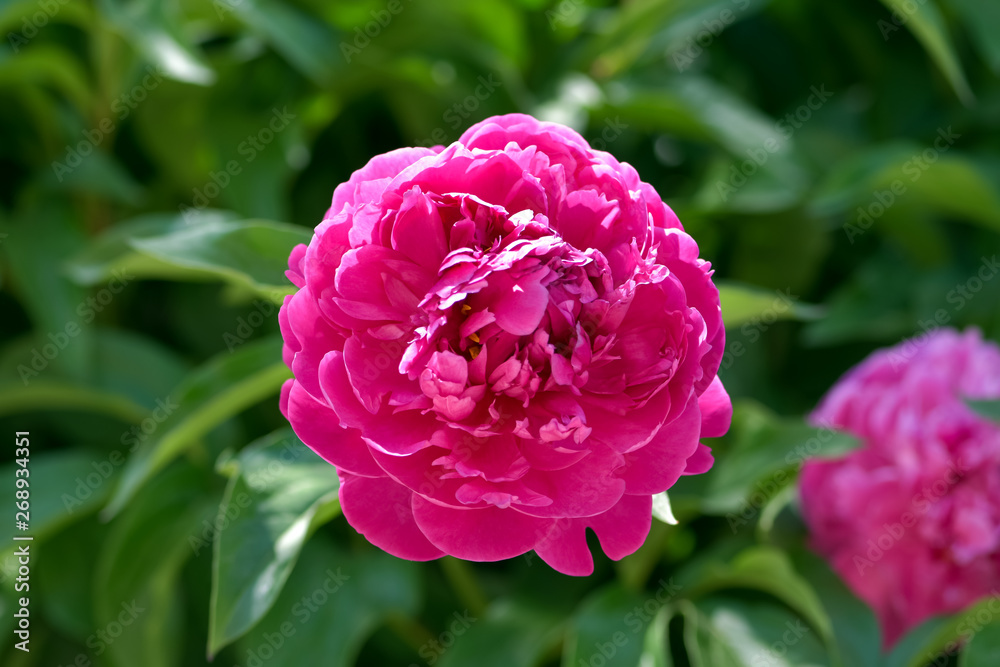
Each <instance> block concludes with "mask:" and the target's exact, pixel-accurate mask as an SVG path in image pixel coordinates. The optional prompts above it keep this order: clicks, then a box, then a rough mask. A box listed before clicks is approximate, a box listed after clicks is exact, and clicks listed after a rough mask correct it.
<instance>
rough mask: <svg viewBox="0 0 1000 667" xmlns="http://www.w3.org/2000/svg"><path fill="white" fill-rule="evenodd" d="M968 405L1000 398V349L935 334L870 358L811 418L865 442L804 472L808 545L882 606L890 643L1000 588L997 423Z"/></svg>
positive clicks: (970, 337) (974, 336)
mask: <svg viewBox="0 0 1000 667" xmlns="http://www.w3.org/2000/svg"><path fill="white" fill-rule="evenodd" d="M965 398H974V399H995V398H1000V348H998V347H997V346H996V345H994V344H993V343H990V342H984V341H983V340H982V339H981V336H980V334H979V332H978V331H976V330H969V331H967V332H966V333H964V334H960V333H958V332H956V331H953V330H938V331H934V332H931V333H928V334H925V336H924V338H923V339H922V340H914V341H908V342H906V343H904V344H901V345H898V346H896V347H894V348H891V349H887V350H880V351H878V352H876V353H874V354H872V355H871V356H870V357H869V358H868V359H866V360H865V361H864V362H862V363H861V364H860V365H859V366H857V367H856V368H854V369H853V370H851V371H850V372H848V373H847V374H846V375H845V376H844V377H843V378H842V379H841V380H840V381H839V382H838V383H837V384H836V386H834V388H833V389H832V390H831V391H830V393H829V394H828V395H827V396H826V398H825V399H824V400H823V402H822V403H821V404H820V406H819V408H817V410H816V411H815V412H814V413H813V420H814V421H816V422H819V423H823V424H829V425H833V426H835V427H839V428H842V429H844V430H846V431H848V432H850V433H852V434H854V435H855V436H857V437H859V438H860V439H861V440H862V441H863V447H862V448H861V449H858V450H856V451H854V452H852V453H850V454H849V455H848V456H846V457H844V458H842V459H839V460H833V461H811V462H809V463H807V464H806V466H805V468H804V469H803V472H802V477H801V482H800V488H801V496H802V508H803V512H804V514H805V519H806V522H807V523H808V525H809V527H810V530H811V531H812V543H813V546H814V548H815V549H816V550H818V551H819V552H821V553H822V554H823V555H825V556H826V557H827V558H828V559H829V560H830V561H831V563H832V566H833V568H834V569H835V570H836V571H837V572H838V573H839V574H840V575H841V576H842V577H843V578H844V580H845V581H846V582H847V583H848V584H849V585H850V587H851V588H852V589H853V590H854V592H855V593H856V594H857V595H858V596H859V597H861V598H862V599H864V600H865V601H867V602H868V603H869V604H870V605H871V606H872V608H873V609H874V610H875V612H876V613H877V615H878V617H879V619H880V620H881V623H882V626H883V633H884V637H885V645H886V647H889V646H891V645H893V644H894V643H895V642H896V641H897V640H898V639H899V638H900V637H901V636H902V635H903V634H904V633H905V632H906V631H907V630H909V629H911V628H913V627H914V626H916V625H918V624H920V623H921V622H922V621H924V620H926V619H927V618H929V617H930V616H933V615H936V614H945V613H952V612H956V611H959V610H961V609H962V608H964V607H966V606H967V605H969V604H970V603H972V602H974V601H976V600H978V599H979V598H982V597H985V596H986V595H988V594H989V593H990V592H991V590H994V589H995V588H996V587H998V586H1000V426H998V425H997V424H994V423H991V422H989V421H987V420H985V419H983V418H981V417H979V416H977V415H976V414H975V413H974V412H973V411H972V410H971V409H969V407H968V406H967V405H966V404H965V402H964V400H963V399H965Z"/></svg>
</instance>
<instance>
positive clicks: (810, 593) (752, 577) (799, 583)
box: [688, 547, 833, 642]
mask: <svg viewBox="0 0 1000 667" xmlns="http://www.w3.org/2000/svg"><path fill="white" fill-rule="evenodd" d="M730 588H750V589H754V590H758V591H762V592H765V593H768V594H770V595H772V596H774V597H775V598H777V599H778V600H781V601H782V602H784V603H785V604H786V605H788V607H789V608H791V609H794V610H795V611H796V612H798V613H799V614H801V615H802V618H803V619H804V620H805V621H806V622H807V623H808V624H809V625H811V626H812V628H813V629H814V630H816V631H818V633H819V636H820V637H821V638H822V639H823V641H824V642H829V641H830V640H832V637H833V628H832V625H831V622H830V617H829V616H828V615H827V613H826V611H825V610H824V609H823V605H822V604H821V603H820V599H819V597H818V596H817V595H816V592H815V591H814V590H813V589H812V588H811V587H810V586H809V584H808V583H807V582H806V581H805V580H804V579H803V578H802V577H800V576H799V574H798V573H797V572H796V571H795V570H794V569H793V568H792V565H791V562H790V561H789V559H788V556H786V555H785V553H784V552H782V551H779V550H778V549H776V548H773V547H753V548H750V549H746V550H744V551H743V552H742V553H740V554H739V555H737V556H736V557H735V558H734V559H733V560H732V562H731V563H730V564H729V565H727V566H723V567H715V568H710V569H709V570H706V571H705V572H704V573H703V574H702V577H701V579H700V580H699V581H696V582H694V583H693V590H691V591H689V593H688V595H689V596H690V597H698V596H701V595H704V594H705V593H707V592H714V591H718V590H724V589H730Z"/></svg>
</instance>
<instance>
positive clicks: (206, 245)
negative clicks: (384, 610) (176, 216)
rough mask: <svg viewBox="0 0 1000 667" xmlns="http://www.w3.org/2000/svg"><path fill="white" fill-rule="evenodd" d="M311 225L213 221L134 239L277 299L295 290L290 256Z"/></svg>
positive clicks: (178, 262)
mask: <svg viewBox="0 0 1000 667" xmlns="http://www.w3.org/2000/svg"><path fill="white" fill-rule="evenodd" d="M311 239H312V231H311V230H309V229H306V228H304V227H298V226H296V225H287V224H283V223H278V222H268V221H264V220H248V221H240V222H221V221H218V222H209V223H205V224H200V225H196V226H188V227H185V228H181V229H175V230H173V231H172V232H171V233H169V234H166V235H163V236H153V237H145V238H137V239H132V240H131V241H130V242H129V245H130V246H131V247H132V248H135V249H136V250H138V251H139V252H141V253H143V254H145V255H148V256H149V257H152V258H154V259H156V260H159V261H160V262H163V263H165V264H167V265H171V266H176V267H180V268H184V269H193V270H197V271H204V272H207V273H210V274H214V275H215V276H217V277H220V278H223V279H225V280H227V281H229V282H232V283H235V284H242V285H246V286H248V287H250V288H252V289H254V290H256V291H258V292H260V293H262V294H267V295H269V296H271V297H272V298H273V299H275V300H277V299H278V298H280V297H281V296H283V295H285V294H290V293H292V292H293V291H295V287H294V285H291V284H290V283H289V281H288V279H287V278H285V270H286V269H287V268H288V256H289V255H290V254H291V252H292V249H293V248H295V246H297V245H298V244H300V243H309V241H310V240H311Z"/></svg>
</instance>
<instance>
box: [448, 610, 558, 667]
mask: <svg viewBox="0 0 1000 667" xmlns="http://www.w3.org/2000/svg"><path fill="white" fill-rule="evenodd" d="M466 614H467V612H466ZM461 615H462V613H461V612H459V616H461ZM463 618H465V619H467V620H466V621H465V622H464V623H463V624H462V630H461V633H459V632H455V633H454V634H455V635H456V636H457V638H456V639H455V644H454V646H452V647H450V648H448V649H447V650H446V651H445V652H444V654H443V656H440V657H441V659H440V662H438V663H437V664H438V665H439V667H465V665H477V667H506V666H508V665H537V664H540V663H541V662H542V658H543V657H544V656H545V655H547V654H548V652H549V651H550V650H551V649H552V648H553V647H555V646H557V645H558V644H559V641H560V640H561V638H562V636H563V633H564V631H565V625H566V618H565V616H564V612H563V610H562V609H558V610H557V609H555V608H553V607H551V606H549V605H546V604H545V602H544V601H541V600H537V599H532V600H530V601H528V600H522V599H514V598H509V597H508V598H502V599H500V600H497V601H496V602H494V603H493V604H492V605H491V606H490V607H489V608H488V609H487V611H486V614H484V617H483V618H478V617H474V616H468V615H466V616H464V617H463ZM433 646H434V645H432V647H433ZM436 646H439V647H440V646H441V645H440V644H436ZM433 655H436V656H437V655H440V654H433Z"/></svg>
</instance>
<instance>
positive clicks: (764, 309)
mask: <svg viewBox="0 0 1000 667" xmlns="http://www.w3.org/2000/svg"><path fill="white" fill-rule="evenodd" d="M718 287H719V300H720V301H721V303H722V320H723V321H724V322H725V324H726V328H727V329H735V328H737V327H740V326H742V325H743V324H745V323H747V322H750V321H752V320H754V319H756V320H757V321H758V322H760V321H763V322H765V323H767V324H771V323H772V322H775V321H777V320H788V319H799V320H810V319H816V318H818V317H819V316H820V309H819V308H818V307H817V306H811V305H807V304H801V303H799V302H798V301H796V300H795V299H794V298H792V296H791V294H790V292H789V291H788V290H785V291H784V292H782V291H781V290H777V291H773V292H772V291H768V290H763V289H760V288H757V287H751V286H749V285H740V284H738V283H733V282H724V281H720V282H719V283H718Z"/></svg>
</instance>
